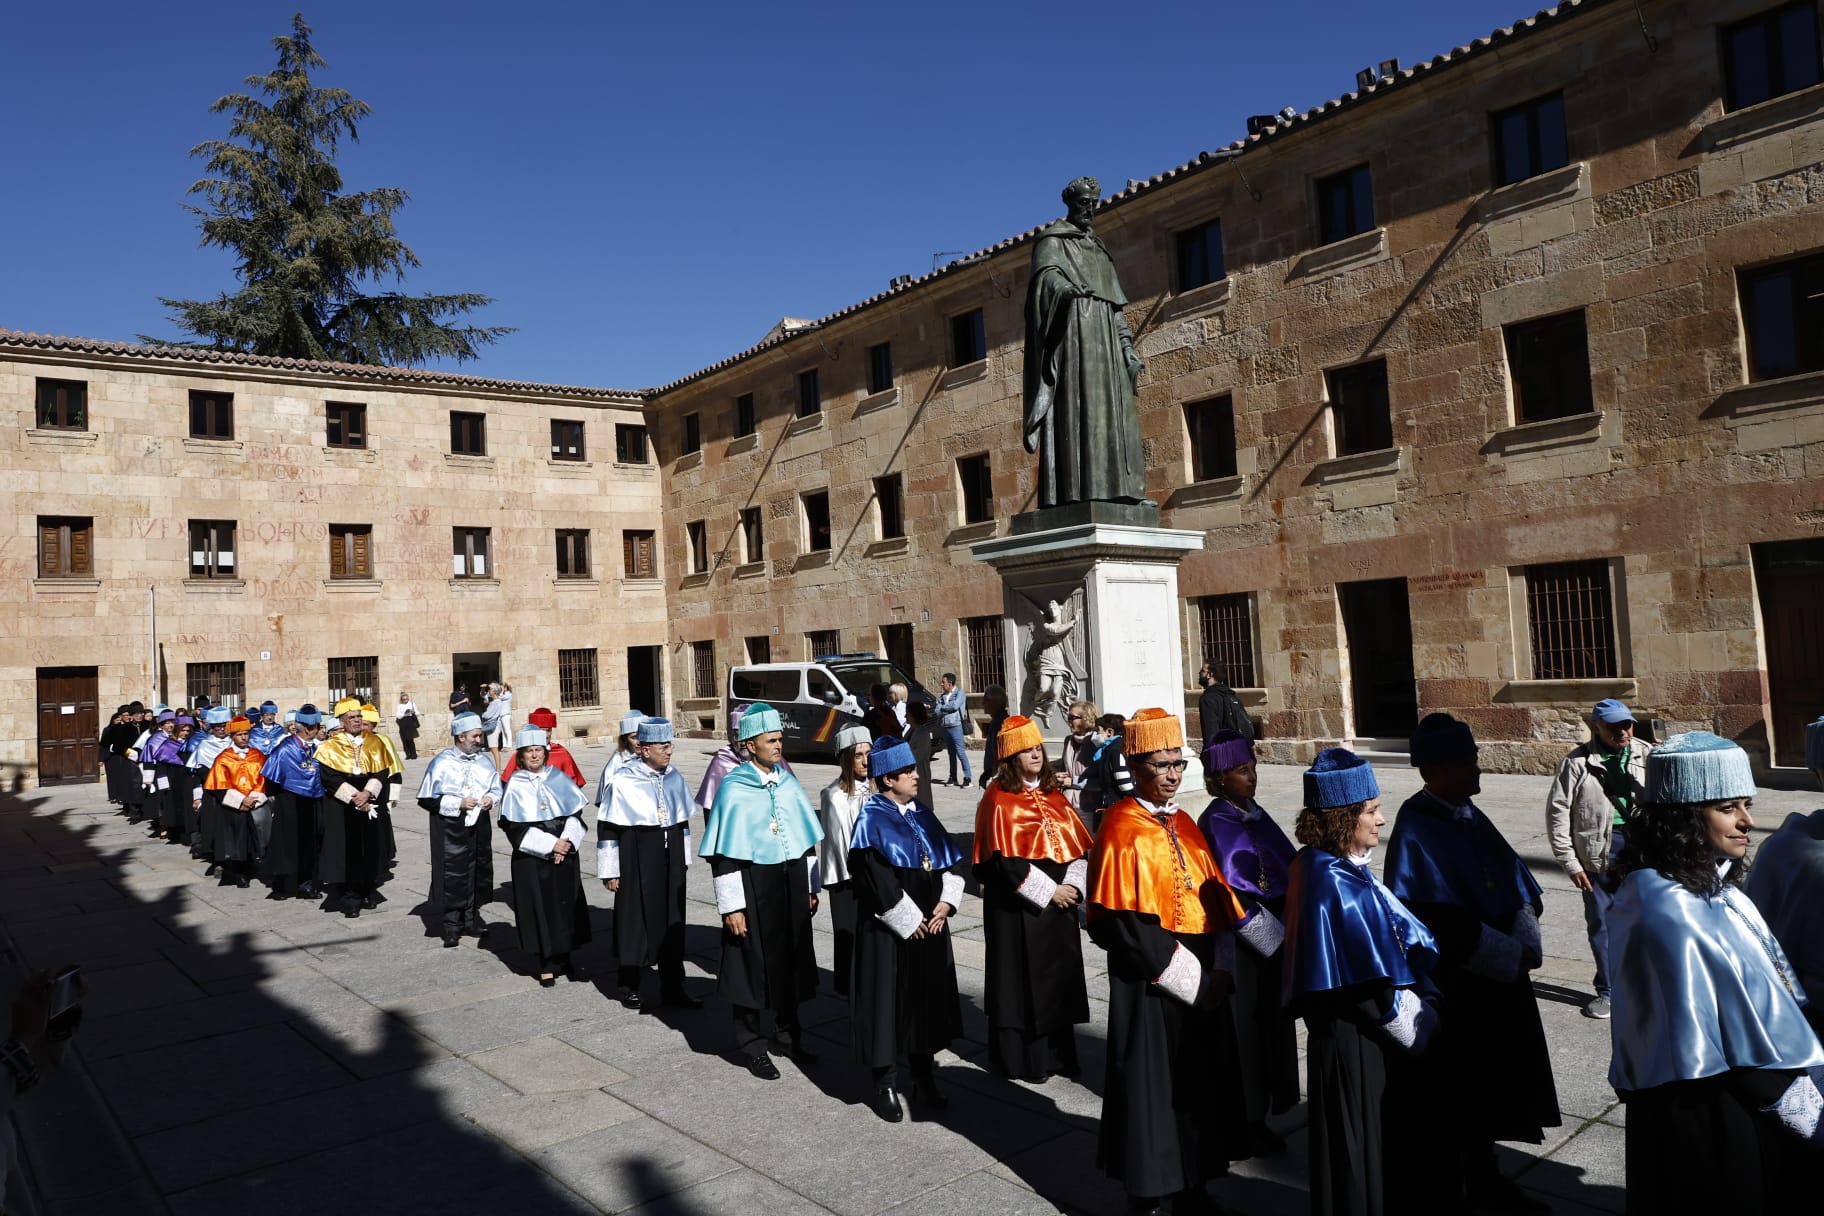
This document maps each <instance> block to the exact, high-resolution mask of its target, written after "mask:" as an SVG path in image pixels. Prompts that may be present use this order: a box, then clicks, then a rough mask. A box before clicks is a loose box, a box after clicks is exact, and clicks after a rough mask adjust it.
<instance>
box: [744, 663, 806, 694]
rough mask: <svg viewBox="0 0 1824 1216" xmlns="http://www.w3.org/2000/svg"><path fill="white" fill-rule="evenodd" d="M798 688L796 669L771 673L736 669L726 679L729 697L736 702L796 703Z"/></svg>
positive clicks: (754, 669) (759, 669) (789, 668)
mask: <svg viewBox="0 0 1824 1216" xmlns="http://www.w3.org/2000/svg"><path fill="white" fill-rule="evenodd" d="M798 688H799V678H798V669H797V668H796V667H788V668H784V669H776V670H771V671H769V670H766V669H763V668H751V667H750V668H746V669H742V668H736V669H735V670H734V671H732V672H730V673H729V677H728V689H729V695H730V696H732V697H734V699H735V700H737V701H784V702H791V701H796V700H797V699H798Z"/></svg>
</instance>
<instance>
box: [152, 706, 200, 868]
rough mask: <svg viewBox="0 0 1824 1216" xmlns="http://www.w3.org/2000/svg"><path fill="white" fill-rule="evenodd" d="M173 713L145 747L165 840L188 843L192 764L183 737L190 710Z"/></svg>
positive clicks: (187, 731)
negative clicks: (187, 826)
mask: <svg viewBox="0 0 1824 1216" xmlns="http://www.w3.org/2000/svg"><path fill="white" fill-rule="evenodd" d="M166 712H167V713H170V715H171V716H170V717H169V718H168V719H163V720H161V722H160V723H159V726H160V731H159V734H158V735H157V736H156V737H155V738H153V740H152V741H151V743H150V745H149V746H148V747H147V749H146V754H147V755H148V756H149V758H150V760H151V767H152V773H153V781H152V785H153V794H154V796H155V797H156V798H157V800H158V805H159V818H160V822H161V825H162V830H163V835H164V838H165V843H166V844H181V845H188V844H189V843H190V836H189V832H188V831H187V830H186V825H187V823H188V821H189V816H190V791H191V778H190V767H189V765H188V764H187V763H186V762H185V758H184V741H185V739H186V737H187V736H188V734H189V730H190V726H191V719H190V715H189V714H184V713H177V712H175V711H170V710H167V711H166Z"/></svg>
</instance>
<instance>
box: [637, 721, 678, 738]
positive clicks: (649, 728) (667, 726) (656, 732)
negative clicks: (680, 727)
mask: <svg viewBox="0 0 1824 1216" xmlns="http://www.w3.org/2000/svg"><path fill="white" fill-rule="evenodd" d="M639 741H640V742H641V743H670V742H671V720H670V719H669V718H646V719H644V720H643V721H641V723H640V729H639Z"/></svg>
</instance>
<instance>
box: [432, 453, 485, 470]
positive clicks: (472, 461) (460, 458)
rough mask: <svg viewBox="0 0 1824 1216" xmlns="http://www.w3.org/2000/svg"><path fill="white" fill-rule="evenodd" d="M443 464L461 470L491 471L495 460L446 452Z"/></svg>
mask: <svg viewBox="0 0 1824 1216" xmlns="http://www.w3.org/2000/svg"><path fill="white" fill-rule="evenodd" d="M443 463H444V464H446V465H450V466H452V467H454V468H459V469H491V468H493V467H494V458H493V457H492V456H475V455H471V454H469V453H467V452H445V453H444V454H443Z"/></svg>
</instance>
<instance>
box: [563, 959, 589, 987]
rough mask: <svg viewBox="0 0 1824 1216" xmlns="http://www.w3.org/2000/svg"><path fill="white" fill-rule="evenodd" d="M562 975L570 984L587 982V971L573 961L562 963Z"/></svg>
mask: <svg viewBox="0 0 1824 1216" xmlns="http://www.w3.org/2000/svg"><path fill="white" fill-rule="evenodd" d="M563 976H564V979H566V980H568V981H569V982H570V983H572V984H586V983H588V982H589V973H588V972H587V971H584V970H583V969H582V968H581V967H579V966H577V965H576V964H575V963H565V964H564V970H563Z"/></svg>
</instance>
